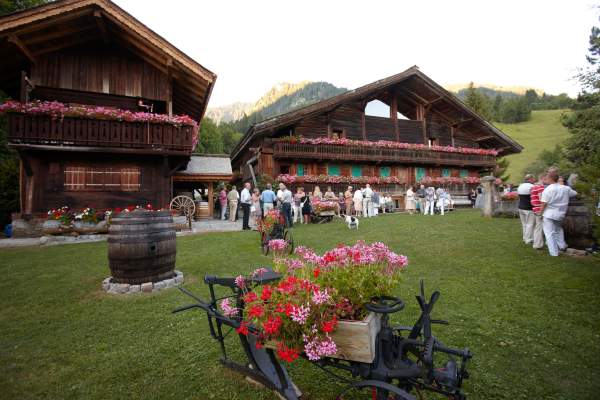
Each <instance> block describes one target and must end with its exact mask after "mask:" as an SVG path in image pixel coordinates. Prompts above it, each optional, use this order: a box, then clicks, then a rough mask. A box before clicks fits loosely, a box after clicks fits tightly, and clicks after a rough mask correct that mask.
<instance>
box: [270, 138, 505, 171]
mask: <svg viewBox="0 0 600 400" xmlns="http://www.w3.org/2000/svg"><path fill="white" fill-rule="evenodd" d="M273 156H274V157H275V158H310V159H318V160H347V161H374V162H375V161H387V162H398V163H411V164H415V163H416V164H439V165H459V166H462V165H472V166H483V167H488V166H493V165H495V163H496V158H495V157H494V156H492V155H479V154H462V153H447V152H441V151H431V150H411V149H393V148H385V147H367V146H338V145H327V144H319V145H313V144H300V143H289V142H277V143H274V144H273Z"/></svg>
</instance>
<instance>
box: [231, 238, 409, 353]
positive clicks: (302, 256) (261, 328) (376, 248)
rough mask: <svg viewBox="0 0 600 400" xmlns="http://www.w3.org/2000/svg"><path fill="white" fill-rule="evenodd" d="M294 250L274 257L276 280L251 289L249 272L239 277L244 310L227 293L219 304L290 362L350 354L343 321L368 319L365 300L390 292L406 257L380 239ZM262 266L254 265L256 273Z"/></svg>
mask: <svg viewBox="0 0 600 400" xmlns="http://www.w3.org/2000/svg"><path fill="white" fill-rule="evenodd" d="M295 254H296V257H293V258H277V259H275V270H276V271H278V272H280V273H281V274H282V279H281V280H280V281H279V282H277V283H274V284H272V285H262V286H257V287H256V288H255V289H253V290H251V288H250V287H249V286H248V280H247V279H246V278H244V277H243V276H241V275H240V276H238V277H237V278H236V284H237V286H238V287H239V289H240V290H241V291H242V292H243V293H244V296H243V300H244V309H243V314H242V315H239V311H240V310H238V309H236V308H235V307H233V306H232V305H231V304H230V302H229V300H228V299H225V300H223V301H222V302H221V304H220V308H221V309H222V310H223V312H224V313H225V315H228V316H230V317H233V316H235V317H239V318H242V322H241V326H240V327H239V328H238V330H237V331H238V333H240V334H243V335H248V334H254V335H256V336H257V346H258V347H261V346H264V345H265V344H267V345H269V344H270V345H272V346H274V347H275V348H276V350H277V351H276V352H277V355H278V357H279V358H280V359H282V360H284V361H287V362H292V361H294V360H295V359H297V358H298V356H299V355H300V354H301V353H304V354H305V355H306V357H307V358H308V359H309V360H318V359H320V358H322V357H335V356H336V355H338V353H339V354H342V355H344V357H350V359H351V357H352V355H351V354H350V355H348V353H347V352H346V349H340V348H339V347H338V344H339V343H336V341H335V340H334V338H335V332H336V330H337V328H338V326H339V324H341V323H343V322H342V321H344V320H353V321H360V320H362V319H364V318H365V317H366V316H367V312H366V310H365V309H364V307H363V305H364V304H365V303H367V302H369V301H371V300H372V299H373V298H375V297H378V296H382V295H390V294H392V292H393V289H394V288H395V286H396V285H397V284H398V283H399V282H400V280H401V272H402V271H404V269H405V268H406V266H407V264H408V260H407V258H406V257H405V256H402V255H398V254H396V253H394V252H392V251H391V250H390V249H389V248H388V247H387V246H386V245H385V244H383V243H379V242H378V243H373V244H366V243H364V242H357V243H356V244H355V245H353V246H344V245H340V246H338V247H337V248H335V249H332V250H330V251H328V252H326V253H325V254H324V255H323V256H319V255H317V254H316V253H315V252H314V251H312V250H311V249H308V248H305V247H298V249H296V252H295ZM263 272H264V269H258V270H256V271H255V272H254V274H253V279H254V278H257V277H260V274H261V273H263ZM375 320H376V319H375ZM366 323H367V325H369V324H370V322H366ZM369 326H370V325H369ZM362 339H364V338H362ZM369 340H370V339H369ZM339 342H340V343H342V342H343V340H340V341H339Z"/></svg>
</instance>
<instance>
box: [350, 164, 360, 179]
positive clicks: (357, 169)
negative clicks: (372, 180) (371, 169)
mask: <svg viewBox="0 0 600 400" xmlns="http://www.w3.org/2000/svg"><path fill="white" fill-rule="evenodd" d="M351 175H352V176H354V177H359V176H362V167H361V166H360V165H353V166H352V171H351Z"/></svg>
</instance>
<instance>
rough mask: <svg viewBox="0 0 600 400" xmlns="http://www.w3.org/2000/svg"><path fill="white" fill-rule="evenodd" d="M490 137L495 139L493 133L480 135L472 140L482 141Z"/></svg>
mask: <svg viewBox="0 0 600 400" xmlns="http://www.w3.org/2000/svg"><path fill="white" fill-rule="evenodd" d="M490 139H496V136H494V135H488V136H482V137H478V138H475V139H474V140H475V141H476V142H484V141H486V140H490Z"/></svg>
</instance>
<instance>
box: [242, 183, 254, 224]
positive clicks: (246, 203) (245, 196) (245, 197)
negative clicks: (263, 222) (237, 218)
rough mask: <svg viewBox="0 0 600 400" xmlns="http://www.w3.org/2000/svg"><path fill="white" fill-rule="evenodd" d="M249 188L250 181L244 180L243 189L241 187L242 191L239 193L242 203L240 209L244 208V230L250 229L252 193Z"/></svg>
mask: <svg viewBox="0 0 600 400" xmlns="http://www.w3.org/2000/svg"><path fill="white" fill-rule="evenodd" d="M250 188H251V186H250V183H249V182H246V183H245V184H244V189H242V193H240V203H242V210H244V219H243V224H242V229H243V230H245V231H248V230H250V224H249V221H250V206H251V205H252V195H251V194H250Z"/></svg>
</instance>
